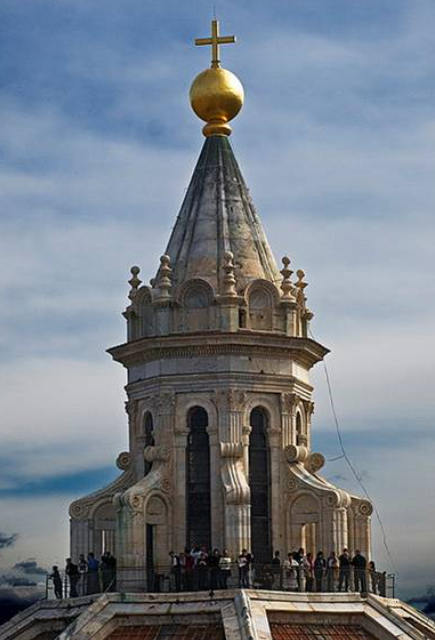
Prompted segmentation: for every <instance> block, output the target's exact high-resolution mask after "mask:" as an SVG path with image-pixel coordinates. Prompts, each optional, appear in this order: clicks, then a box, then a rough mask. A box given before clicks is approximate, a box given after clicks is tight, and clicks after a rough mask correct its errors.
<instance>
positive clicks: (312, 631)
mask: <svg viewBox="0 0 435 640" xmlns="http://www.w3.org/2000/svg"><path fill="white" fill-rule="evenodd" d="M270 630H271V632H272V638H273V640H374V636H372V634H371V633H368V632H367V631H365V630H364V629H362V628H361V627H360V626H358V625H350V624H303V625H302V624H288V623H287V624H286V623H280V622H271V624H270Z"/></svg>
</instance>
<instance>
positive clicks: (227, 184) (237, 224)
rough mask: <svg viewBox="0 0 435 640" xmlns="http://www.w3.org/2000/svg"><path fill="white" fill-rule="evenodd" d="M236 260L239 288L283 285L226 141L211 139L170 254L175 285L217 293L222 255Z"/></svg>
mask: <svg viewBox="0 0 435 640" xmlns="http://www.w3.org/2000/svg"><path fill="white" fill-rule="evenodd" d="M227 251H231V252H232V253H233V254H234V264H235V276H236V280H237V287H238V288H242V287H244V286H245V285H246V284H247V283H248V282H249V281H250V280H253V279H256V278H265V279H266V280H269V281H271V282H274V283H279V282H280V275H279V272H278V270H277V267H276V264H275V260H274V257H273V255H272V252H271V249H270V247H269V243H268V241H267V238H266V235H265V233H264V231H263V228H262V225H261V222H260V219H259V217H258V215H257V212H256V211H255V207H254V205H253V203H252V200H251V197H250V195H249V190H248V188H247V186H246V184H245V181H244V179H243V176H242V174H241V171H240V168H239V165H238V164H237V161H236V159H235V157H234V153H233V150H232V147H231V144H230V142H229V140H228V137H227V136H223V135H214V136H210V137H207V138H206V139H205V142H204V146H203V148H202V151H201V155H200V156H199V159H198V162H197V165H196V167H195V170H194V172H193V176H192V179H191V181H190V185H189V187H188V190H187V193H186V197H185V199H184V202H183V204H182V206H181V210H180V213H179V215H178V217H177V221H176V223H175V227H174V229H173V231H172V234H171V237H170V239H169V244H168V246H167V249H166V253H167V254H168V255H169V256H170V258H171V265H172V269H173V272H172V281H173V284H174V285H176V286H177V285H180V284H182V283H183V282H185V281H186V280H188V279H190V278H203V279H205V280H207V281H208V282H209V283H210V284H211V285H212V286H213V287H214V288H215V289H216V291H219V289H220V282H221V279H222V277H223V272H222V265H223V262H224V254H225V252H227Z"/></svg>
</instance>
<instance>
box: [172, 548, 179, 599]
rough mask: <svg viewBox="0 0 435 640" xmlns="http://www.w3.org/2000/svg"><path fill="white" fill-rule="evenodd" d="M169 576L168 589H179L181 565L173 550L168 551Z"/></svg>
mask: <svg viewBox="0 0 435 640" xmlns="http://www.w3.org/2000/svg"><path fill="white" fill-rule="evenodd" d="M169 563H170V576H169V589H170V590H171V591H180V590H181V566H180V558H179V556H177V554H176V553H175V552H174V551H170V552H169Z"/></svg>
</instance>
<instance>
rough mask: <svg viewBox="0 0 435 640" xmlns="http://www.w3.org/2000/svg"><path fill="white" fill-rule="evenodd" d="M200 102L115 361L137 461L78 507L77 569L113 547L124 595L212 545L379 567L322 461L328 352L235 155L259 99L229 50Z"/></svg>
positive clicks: (366, 520) (125, 461)
mask: <svg viewBox="0 0 435 640" xmlns="http://www.w3.org/2000/svg"><path fill="white" fill-rule="evenodd" d="M213 38H214V40H213ZM207 40H208V39H207ZM209 40H210V42H211V41H213V42H214V44H213V42H211V44H213V51H214V52H215V50H216V51H218V47H219V44H220V43H221V39H220V38H219V36H218V34H217V33H216V34H214V36H212V38H210V39H209ZM224 40H225V39H224ZM203 43H204V42H202V41H199V42H198V44H203ZM191 101H192V106H193V108H194V110H195V112H196V113H197V115H199V116H200V117H201V118H203V119H204V120H205V121H206V125H205V127H204V130H203V132H204V135H205V142H204V146H203V148H202V151H201V154H200V156H199V159H198V162H197V165H196V167H195V170H194V172H193V176H192V179H191V182H190V185H189V187H188V190H187V193H186V196H185V199H184V202H183V204H182V206H181V210H180V212H179V215H178V217H177V219H176V223H175V227H174V229H173V231H172V234H171V237H170V239H169V243H168V245H167V248H166V251H165V253H164V255H162V257H161V259H160V265H159V266H158V269H157V273H156V275H155V277H154V278H153V280H152V281H151V282H152V284H151V285H150V286H147V285H144V284H142V282H141V280H140V278H139V276H140V271H139V268H138V267H132V269H131V279H130V281H129V283H130V292H129V304H128V306H127V308H126V310H125V312H124V316H125V318H126V321H127V341H126V342H125V343H124V344H122V345H120V346H116V347H113V348H111V349H109V353H110V354H111V356H112V357H113V359H114V360H116V361H117V362H119V363H121V364H122V365H123V366H124V367H125V368H126V371H127V376H128V384H127V387H126V391H127V396H128V400H127V402H126V410H127V414H128V425H129V427H128V428H129V451H128V452H125V453H122V454H120V456H119V458H118V466H119V468H120V469H121V471H122V474H121V475H120V477H119V478H118V479H117V480H116V481H115V482H114V483H112V484H111V485H109V486H107V487H105V488H103V489H101V490H100V491H97V492H96V493H93V494H92V495H88V496H85V497H83V498H81V499H79V500H76V501H75V502H74V503H73V504H72V505H71V508H70V515H71V544H72V548H71V555H72V557H73V558H75V559H76V558H77V556H78V554H79V553H86V552H87V551H89V550H92V551H94V552H95V553H96V554H97V555H98V554H100V553H102V552H103V551H104V549H110V551H112V552H113V553H115V554H116V556H117V558H118V565H119V579H120V584H121V586H122V581H123V580H124V581H125V584H128V585H132V584H133V583H134V581H135V580H136V578H137V580H140V579H142V577H143V572H146V571H147V569H148V568H150V567H152V568H155V567H158V566H165V565H167V564H168V553H169V551H170V550H172V549H173V550H176V551H180V550H182V549H183V548H184V547H186V546H188V547H189V548H190V547H192V546H193V545H196V544H198V545H205V546H206V547H208V548H214V547H217V548H219V549H221V550H222V549H223V548H225V547H226V548H227V549H228V551H229V553H230V554H231V555H232V557H236V556H237V554H239V553H240V551H241V550H242V549H243V548H247V549H249V550H251V551H252V553H253V554H254V557H255V558H256V559H257V560H258V561H261V562H264V561H269V560H270V559H271V557H272V554H273V552H274V551H275V550H280V551H281V554H282V555H285V554H287V552H288V551H291V550H294V549H297V548H299V547H301V546H302V547H304V548H305V549H306V550H307V551H312V552H315V551H317V550H318V549H322V550H323V551H324V552H325V553H329V552H330V551H331V550H335V551H337V552H341V550H342V549H343V547H345V546H347V547H349V548H350V549H351V550H354V549H356V548H359V549H360V550H361V551H362V552H363V553H364V554H365V555H366V556H367V557H369V556H370V516H371V513H372V507H371V505H370V503H369V502H367V501H366V500H363V499H361V498H358V497H356V496H353V495H351V494H349V493H348V492H346V491H344V490H342V489H339V488H337V487H335V486H334V485H332V484H331V483H330V482H328V481H326V480H325V479H324V478H323V477H322V475H321V473H320V471H321V468H322V466H323V464H324V458H323V456H322V454H320V453H316V452H313V451H312V449H311V423H312V416H313V410H314V404H313V400H312V393H313V387H312V385H311V384H310V369H311V368H312V367H313V366H314V365H315V364H316V363H318V362H319V361H321V360H322V359H323V358H324V357H325V355H326V354H327V353H328V349H326V348H325V347H324V346H322V345H321V344H319V343H317V342H316V341H314V340H313V339H312V338H311V337H310V333H309V330H308V327H309V323H310V321H311V320H312V318H313V314H312V312H311V311H310V310H309V308H308V306H307V298H306V287H307V283H306V281H305V274H304V272H303V271H301V270H299V271H297V272H296V274H293V271H292V269H291V263H290V260H289V259H288V258H287V257H284V258H283V259H282V266H281V268H278V267H277V265H276V263H275V260H274V257H273V255H272V252H271V250H270V247H269V244H268V241H267V239H266V236H265V233H264V231H263V227H262V225H261V222H260V219H259V217H258V214H257V212H256V210H255V208H254V205H253V202H252V199H251V196H250V193H249V190H248V188H247V186H246V184H245V181H244V179H243V176H242V174H241V171H240V168H239V166H238V164H237V161H236V159H235V156H234V154H233V150H232V147H231V145H230V142H229V139H228V136H229V134H230V132H231V128H230V126H229V124H228V122H229V121H230V120H231V119H232V118H233V117H234V116H235V115H236V114H237V112H238V111H239V110H240V108H241V106H242V103H243V89H242V87H241V84H240V82H239V81H238V79H237V78H236V77H235V76H234V75H233V74H231V73H230V72H229V71H226V70H224V69H222V68H221V67H220V64H219V59H218V53H217V54H216V55H214V58H213V60H212V66H211V68H210V69H208V70H206V71H205V72H203V73H202V74H200V75H199V76H198V77H197V78H196V79H195V81H194V83H193V85H192V89H191Z"/></svg>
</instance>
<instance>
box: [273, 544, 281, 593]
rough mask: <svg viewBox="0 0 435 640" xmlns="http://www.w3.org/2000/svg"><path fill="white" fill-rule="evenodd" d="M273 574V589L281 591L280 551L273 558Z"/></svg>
mask: <svg viewBox="0 0 435 640" xmlns="http://www.w3.org/2000/svg"><path fill="white" fill-rule="evenodd" d="M271 565H272V567H271V568H272V573H273V587H272V588H273V589H281V587H282V580H281V558H280V553H279V551H275V553H274V554H273V558H272V562H271Z"/></svg>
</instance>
